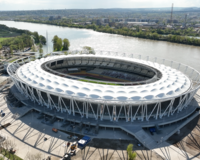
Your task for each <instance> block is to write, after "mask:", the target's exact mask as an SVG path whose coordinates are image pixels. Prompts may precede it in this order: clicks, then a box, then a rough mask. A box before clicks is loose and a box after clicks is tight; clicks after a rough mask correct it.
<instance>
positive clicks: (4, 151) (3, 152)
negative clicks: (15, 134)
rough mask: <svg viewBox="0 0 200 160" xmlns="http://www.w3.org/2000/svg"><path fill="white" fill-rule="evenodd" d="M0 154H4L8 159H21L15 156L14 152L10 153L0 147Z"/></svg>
mask: <svg viewBox="0 0 200 160" xmlns="http://www.w3.org/2000/svg"><path fill="white" fill-rule="evenodd" d="M0 153H1V154H2V155H4V156H5V157H7V158H8V159H9V160H23V159H21V158H19V157H18V156H16V155H15V154H11V153H10V152H9V151H7V150H5V149H2V148H1V152H0Z"/></svg>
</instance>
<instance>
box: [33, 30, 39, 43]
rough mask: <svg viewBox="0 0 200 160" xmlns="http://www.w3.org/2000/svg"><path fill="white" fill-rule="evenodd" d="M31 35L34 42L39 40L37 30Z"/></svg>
mask: <svg viewBox="0 0 200 160" xmlns="http://www.w3.org/2000/svg"><path fill="white" fill-rule="evenodd" d="M33 36H34V39H35V43H39V42H40V38H39V34H38V32H33Z"/></svg>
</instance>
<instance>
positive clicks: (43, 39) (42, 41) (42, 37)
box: [39, 35, 47, 45]
mask: <svg viewBox="0 0 200 160" xmlns="http://www.w3.org/2000/svg"><path fill="white" fill-rule="evenodd" d="M39 39H40V43H41V44H43V45H45V44H46V43H47V41H46V38H45V37H44V36H42V35H40V37H39Z"/></svg>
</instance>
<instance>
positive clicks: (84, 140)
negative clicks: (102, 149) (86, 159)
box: [78, 136, 91, 148]
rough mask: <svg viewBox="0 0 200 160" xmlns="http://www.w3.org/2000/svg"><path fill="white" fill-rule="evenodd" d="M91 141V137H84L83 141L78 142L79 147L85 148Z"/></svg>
mask: <svg viewBox="0 0 200 160" xmlns="http://www.w3.org/2000/svg"><path fill="white" fill-rule="evenodd" d="M90 141H91V138H90V137H88V136H84V137H83V138H82V139H80V140H79V141H78V147H79V148H84V147H85V146H86V145H87V144H88V143H89V142H90Z"/></svg>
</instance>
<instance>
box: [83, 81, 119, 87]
mask: <svg viewBox="0 0 200 160" xmlns="http://www.w3.org/2000/svg"><path fill="white" fill-rule="evenodd" d="M80 81H82V82H89V83H96V84H106V85H113V86H121V85H120V84H115V83H106V82H97V81H90V80H85V79H81V80H80Z"/></svg>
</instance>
